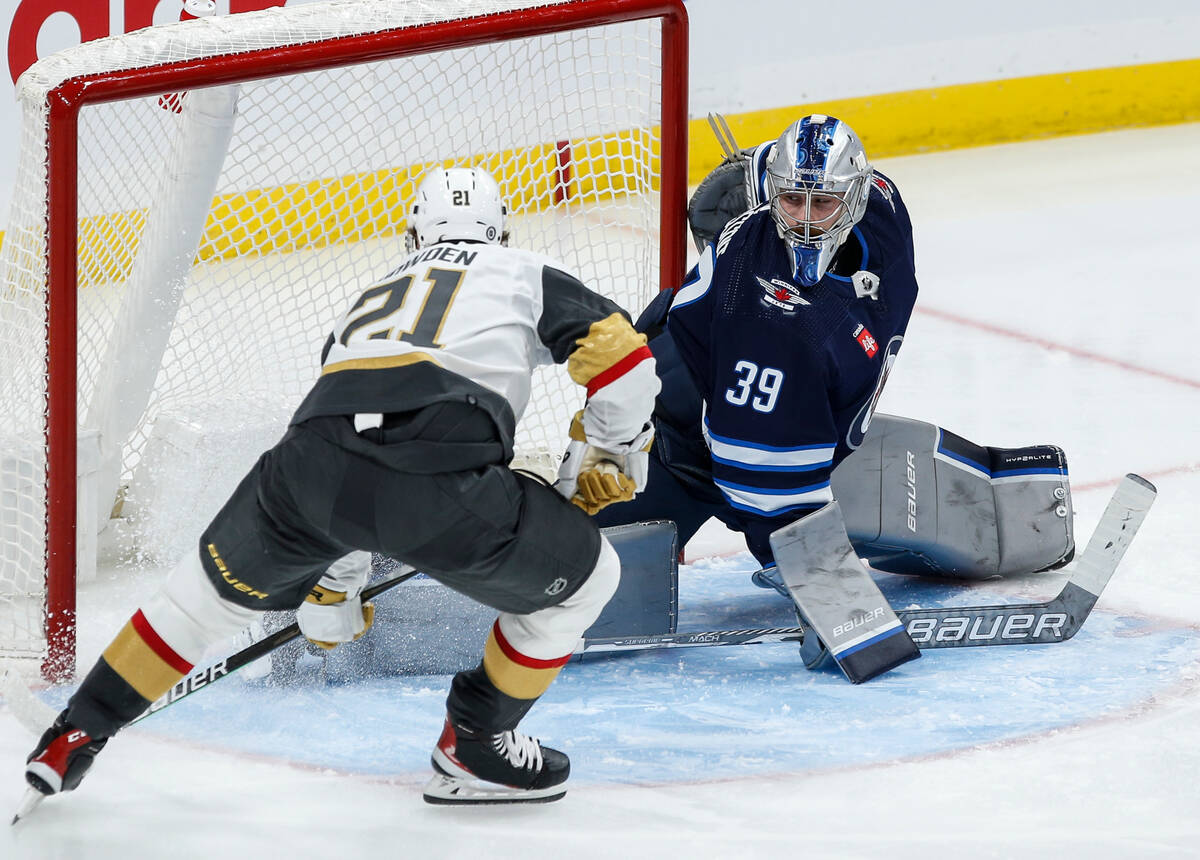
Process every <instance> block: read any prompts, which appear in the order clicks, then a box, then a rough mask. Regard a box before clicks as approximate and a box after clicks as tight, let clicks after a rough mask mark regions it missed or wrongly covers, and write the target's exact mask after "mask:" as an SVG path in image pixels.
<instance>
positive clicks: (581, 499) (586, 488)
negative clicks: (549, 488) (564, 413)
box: [555, 411, 654, 516]
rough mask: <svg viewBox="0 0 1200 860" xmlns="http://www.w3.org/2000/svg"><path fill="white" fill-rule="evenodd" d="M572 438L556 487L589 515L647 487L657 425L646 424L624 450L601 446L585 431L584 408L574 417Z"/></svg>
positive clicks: (629, 497) (626, 499)
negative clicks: (592, 441) (651, 450)
mask: <svg viewBox="0 0 1200 860" xmlns="http://www.w3.org/2000/svg"><path fill="white" fill-rule="evenodd" d="M570 435H571V442H570V444H569V445H568V446H567V451H566V453H565V454H564V455H563V460H562V465H561V466H560V467H559V470H558V482H557V483H556V484H555V488H556V489H557V490H558V491H559V492H560V493H561V494H562V495H563V496H564V497H565V498H567V499H569V500H570V501H571V503H572V504H573V505H575V506H576V507H579V508H581V509H582V510H583V511H584V513H586V514H587V515H588V516H592V515H594V514H597V513H599V512H600V511H601V510H603V509H604V508H606V507H608V506H609V505H611V504H613V503H615V502H628V501H629V500H630V499H632V498H633V497H634V496H635V495H637V494H638V493H640V492H641V491H642V490H644V489H645V488H646V478H647V474H648V472H649V452H650V445H651V444H652V443H653V441H654V428H653V427H652V426H651V425H650V424H648V423H647V424H646V426H645V427H643V428H642V431H641V432H640V433H638V435H637V436H635V437H634V438H633V439H632V440H631V441H630V442H629V443H628V444H626V445H622V446H621V447H622V449H623V451H611V450H608V449H605V448H598V447H596V446H595V445H592V444H590V443H589V442H588V441H587V437H586V436H585V435H584V432H583V412H582V411H580V412H577V413H575V417H574V419H572V421H571V433H570Z"/></svg>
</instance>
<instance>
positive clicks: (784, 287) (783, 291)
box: [754, 275, 812, 313]
mask: <svg viewBox="0 0 1200 860" xmlns="http://www.w3.org/2000/svg"><path fill="white" fill-rule="evenodd" d="M754 279H755V280H756V281H758V283H759V285H760V286H761V287H762V288H763V301H764V302H766V303H767V304H769V305H774V306H775V307H777V308H781V309H783V310H785V311H787V312H788V313H791V312H793V311H794V310H796V306H797V305H808V304H812V303H811V302H809V301H808V300H807V299H805V298H804V297H803V296H801V295H800V292H799V290H798V289H797V287H796V285H795V284H789V283H788V282H787V281H784V280H782V279H780V278H771V280H769V281H768V280H767V279H766V278H760V277H759V276H758V275H755V276H754Z"/></svg>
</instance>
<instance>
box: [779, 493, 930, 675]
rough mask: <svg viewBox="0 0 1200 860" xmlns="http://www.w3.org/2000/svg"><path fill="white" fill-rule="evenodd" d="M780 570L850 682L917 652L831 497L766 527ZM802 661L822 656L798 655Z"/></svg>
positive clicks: (809, 624)
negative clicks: (810, 509)
mask: <svg viewBox="0 0 1200 860" xmlns="http://www.w3.org/2000/svg"><path fill="white" fill-rule="evenodd" d="M770 540H771V549H772V551H773V552H774V553H775V563H776V565H777V566H778V568H779V572H780V575H781V576H782V577H783V581H784V583H785V584H786V585H787V587H788V591H789V592H790V593H791V596H792V600H793V601H794V602H795V604H796V608H797V611H798V612H799V613H800V615H801V616H802V618H803V619H804V622H805V623H804V627H805V628H806V633H805V644H806V645H810V643H809V638H810V637H809V634H808V630H809V629H811V630H812V631H813V632H814V633H815V634H816V636H817V637H818V638H819V639H820V641H821V642H822V643H824V644H825V646H826V647H827V648H828V650H829V654H830V656H832V657H833V659H834V660H835V661H836V662H837V664H838V666H839V667H840V668H841V670H842V671H843V672H844V673H845V675H846V677H847V678H849V679H850V681H851V682H852V683H855V684H858V683H861V682H863V681H868V680H870V679H871V678H874V677H875V676H876V675H881V674H883V673H884V672H887V671H888V670H890V669H894V668H895V667H896V666H899V665H900V664H901V663H906V662H908V661H909V660H913V659H916V658H917V657H919V656H921V652H920V651H919V650H918V649H917V646H916V644H914V643H913V641H912V639H911V638H910V637H909V635H908V633H907V632H906V631H905V629H904V624H903V623H902V622H901V621H900V619H899V618H897V617H896V613H895V612H893V611H892V608H891V606H889V605H888V602H887V600H886V599H885V598H884V596H883V595H882V594H881V593H880V591H879V588H878V587H877V586H876V585H875V581H874V580H873V579H871V576H870V574H869V573H867V570H866V568H865V567H863V565H862V562H860V561H859V560H858V555H857V553H856V552H855V550H854V547H853V546H851V545H850V540H849V538H848V537H847V536H846V528H845V526H844V525H843V524H842V514H841V510H840V509H839V507H838V503H837V502H830V503H829V504H828V505H826V506H825V507H823V508H821V509H820V510H819V511H817V512H816V513H813V514H809V515H808V516H807V517H805V518H804V519H801V520H797V521H796V522H794V523H791V524H790V525H787V526H784V527H783V528H781V529H778V530H777V531H775V532H773V533H772V534H771V538H770ZM802 656H803V657H804V660H805V664H806V665H810V668H811V667H812V666H814V665H817V664H818V663H819V662H820V661H821V660H822V659H823V655H822V654H821V653H820V649H816V648H812V647H811V645H810V647H809V648H808V649H806V651H805V653H803V654H802Z"/></svg>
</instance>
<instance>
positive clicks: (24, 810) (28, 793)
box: [12, 787, 46, 824]
mask: <svg viewBox="0 0 1200 860" xmlns="http://www.w3.org/2000/svg"><path fill="white" fill-rule="evenodd" d="M45 799H46V795H44V794H42V793H41V792H40V791H38V790H37V789H36V788H33V787H30V788H27V789H25V796H24V797H22V798H21V805H20V806H18V807H17V812H16V814H15V815H14V816H13V820H12V823H13V824H16V823H17V822H18V821H20V820H21V819H22V818H24V817H25V816H27V815H28V814H29V813H31V812H33V811H34V810H35V809H37V808H38V805H39V804H40V803H41V802H42V801H43V800H45Z"/></svg>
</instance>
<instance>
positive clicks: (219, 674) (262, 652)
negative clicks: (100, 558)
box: [129, 565, 420, 726]
mask: <svg viewBox="0 0 1200 860" xmlns="http://www.w3.org/2000/svg"><path fill="white" fill-rule="evenodd" d="M401 571H402V572H401V573H399V574H397V575H395V576H392V577H389V578H387V579H385V580H382V581H381V582H377V583H375V584H374V585H369V586H367V587H366V588H364V589H363V590H362V594H361V595H360V598H361V600H362V601H363V602H364V603H365V602H367V601H368V600H370V599H371V598H372V597H376V596H378V595H380V594H383V593H384V592H385V591H387V590H388V589H390V588H395V587H396V586H397V585H399V584H400V583H402V582H407V581H408V580H410V579H412V578H413V577H414V576H416V575H417V574H418V573H419V572H420V571H417V570H414V569H413V568H411V567H409V566H408V565H404V566H403V567H401ZM300 635H301V633H300V625H299V624H297V623H296V622H295V621H293V622H292V623H291V624H289V625H288V626H287V627H281V628H280V629H278V630H276V631H275V632H274V633H272V634H270V635H269V636H264V637H263V638H262V639H259V640H258V641H257V642H254V643H251V644H250V645H247V646H246V647H245V648H243V649H242V650H241V651H238V652H237V653H236V654H233V655H231V656H229V657H226V658H225V659H224V660H221V661H219V662H217V663H214V664H213V665H211V666H209V667H208V668H206V669H203V670H201V671H199V672H197V673H196V674H194V675H188V676H187V677H186V678H183V679H182V680H180V682H179V683H178V684H176V685H175V686H174V687H172V688H171V689H170V690H168V691H167V692H166V693H164V694H163V695H162V696H160V697H159V698H158V700H157V701H155V702H154V703H153V704H151V705H150V707H148V708H146V710H145V711H143V712H142V713H141V715H139V716H138V717H136V718H135V719H133V720H132V721H130V723H129V725H131V726H132V725H133V724H134V723H140V722H141V721H142V720H144V719H146V717H148V716H150V715H151V714H155V713H158V712H159V711H161V710H162V709H163V708H165V707H167V706H168V705H173V704H175V703H176V702H178V701H179V700H180V699H183V698H185V697H187V696H190V695H191V694H192V693H194V692H196V691H197V690H199V689H201V688H202V687H207V686H208V685H209V684H211V683H213V682H214V681H219V680H220V679H221V678H224V677H225V676H226V675H231V674H233V673H234V672H236V671H237V670H238V669H243V668H245V667H246V666H249V665H250V664H251V663H253V662H254V661H255V660H258V659H259V658H261V657H265V656H266V655H267V654H270V653H271V652H272V651H274V650H275V649H276V648H279V647H280V646H282V645H286V644H287V643H288V642H291V641H292V640H293V639H296V638H298V637H299V636H300Z"/></svg>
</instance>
